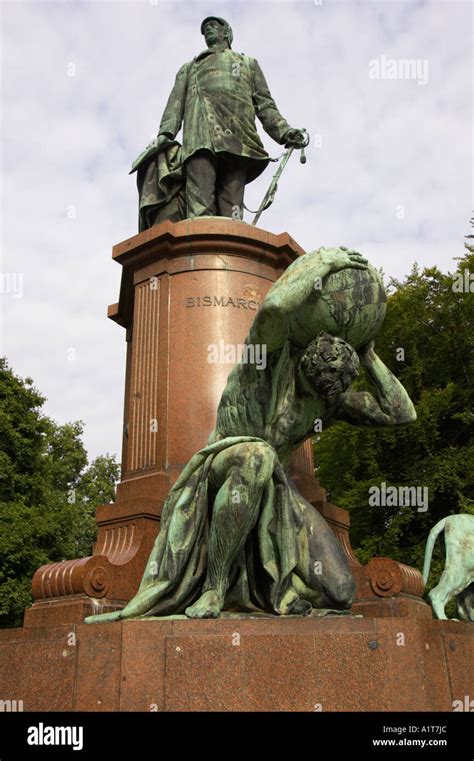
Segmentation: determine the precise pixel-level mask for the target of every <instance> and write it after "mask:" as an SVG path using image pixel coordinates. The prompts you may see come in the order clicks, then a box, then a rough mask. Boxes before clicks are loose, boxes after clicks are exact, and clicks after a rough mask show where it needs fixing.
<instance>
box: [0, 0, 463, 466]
mask: <svg viewBox="0 0 474 761" xmlns="http://www.w3.org/2000/svg"><path fill="white" fill-rule="evenodd" d="M0 8H1V15H2V18H1V38H2V39H1V43H2V59H1V73H2V92H1V117H2V125H1V135H0V137H1V140H0V144H1V151H2V159H1V160H2V191H3V192H2V206H1V220H2V230H1V255H2V261H1V267H0V270H1V273H2V280H1V283H2V286H1V289H0V290H1V291H2V292H1V293H0V306H1V310H2V329H1V339H2V345H1V349H0V353H1V354H2V355H6V356H7V357H8V360H9V362H10V365H11V366H12V367H13V369H14V370H15V371H16V372H17V373H18V374H20V375H22V376H26V375H29V376H31V377H32V378H33V379H34V381H35V384H36V385H37V387H38V388H39V389H40V390H41V392H42V393H43V394H44V395H45V396H46V397H47V403H46V405H45V411H46V412H47V414H49V415H50V416H52V417H54V418H55V419H56V420H57V421H59V422H61V423H64V422H67V421H70V420H76V419H82V420H83V421H84V423H85V443H86V447H87V449H88V452H89V456H90V457H94V456H96V455H97V454H101V453H105V452H110V453H113V452H117V453H118V454H119V450H120V443H121V427H122V422H121V421H122V403H123V381H124V359H125V341H124V333H123V331H122V329H121V328H119V327H118V326H116V325H115V324H114V323H112V322H111V321H109V320H107V318H106V307H107V305H108V304H110V303H113V302H115V301H117V299H118V289H119V282H120V269H121V268H120V266H119V265H117V264H115V263H113V262H112V261H111V258H110V256H111V248H112V245H113V244H115V243H118V242H119V241H121V240H124V239H125V238H128V237H130V236H132V235H134V234H135V233H136V231H137V209H136V206H137V196H136V186H135V180H134V178H133V177H131V176H129V175H128V171H129V168H130V164H131V162H132V161H133V159H134V158H135V157H136V156H137V155H138V154H139V153H140V151H141V150H142V149H143V148H144V146H145V145H146V144H147V143H148V142H149V140H150V138H151V137H152V136H153V135H154V134H156V132H157V129H158V125H159V122H160V118H161V114H162V111H163V108H164V106H165V103H166V100H167V97H168V95H169V92H170V89H171V87H172V84H173V82H174V77H175V74H176V72H177V70H178V68H179V67H180V66H181V65H182V64H183V63H184V62H185V61H187V60H189V59H190V58H192V57H193V56H194V55H196V54H197V53H199V52H200V51H201V50H202V49H203V47H204V41H203V38H202V37H201V35H200V32H199V27H200V22H201V20H202V19H203V18H204V17H205V16H206V15H209V14H217V15H220V16H223V17H225V18H226V19H228V20H229V22H230V23H231V24H232V27H233V30H234V44H233V48H234V49H235V50H237V51H239V52H245V53H247V54H249V55H252V56H254V57H256V58H258V60H259V62H260V64H261V67H262V69H263V71H264V73H265V75H266V77H267V80H268V83H269V86H270V89H271V91H272V94H273V96H274V98H275V100H276V102H277V105H278V106H279V108H280V111H281V112H282V113H283V115H284V116H285V117H286V118H287V119H288V121H289V122H290V123H291V124H292V125H293V126H296V127H306V128H307V129H308V130H309V132H310V134H311V136H312V138H313V142H312V145H310V147H309V148H308V162H307V163H306V165H305V166H302V165H301V164H300V163H299V162H298V160H297V157H296V155H295V157H294V158H292V160H291V161H290V163H289V165H288V166H287V168H286V170H285V174H284V176H283V178H282V180H281V183H280V188H279V192H278V194H277V198H276V201H275V204H274V206H273V207H272V208H271V209H270V210H268V211H267V212H265V214H264V215H263V217H262V219H261V226H262V227H265V228H266V229H268V230H271V231H273V232H277V233H278V232H282V231H284V230H287V231H288V232H289V233H290V234H291V235H292V236H293V237H294V238H295V239H296V240H297V241H298V242H299V243H300V244H301V245H302V246H303V247H304V248H306V249H307V250H312V249H314V248H317V247H319V246H321V245H340V244H342V245H347V246H350V247H352V248H355V249H357V250H359V251H361V252H363V253H364V254H366V255H368V256H369V258H370V259H371V260H372V262H373V263H374V264H375V265H376V266H378V267H380V266H382V267H383V269H384V271H385V273H386V274H387V275H396V276H399V277H402V276H403V275H404V274H407V273H408V272H409V270H410V269H411V266H412V264H413V262H414V261H415V260H416V261H418V262H419V263H420V264H422V265H424V264H427V265H431V264H437V265H439V266H440V267H441V268H443V269H445V270H448V269H452V268H453V267H454V263H453V257H455V256H458V255H460V254H462V253H463V235H464V234H465V233H467V232H468V221H469V218H470V215H471V208H472V200H471V199H472V189H471V178H472V144H471V106H472V93H471V65H472V27H471V16H472V6H471V3H470V2H456V0H449V1H447V2H439V1H436V2H416V1H414V0H413V1H409V2H386V1H381V0H379V1H373V2H366V1H365V0H362V1H360V2H357V0H348V1H347V2H335V1H334V0H323V2H319V0H316V1H315V2H313V0H299V1H298V2H286V0H279V1H276V0H268V1H265V2H258V1H257V2H248V0H245V1H242V2H238V1H237V0H232V2H229V3H227V2H218V1H217V0H213V2H202V3H201V2H197V1H196V0H192V1H191V0H173V2H164V1H163V0H143V2H138V1H130V2H122V1H120V2H117V1H116V0H89V1H87V0H67V1H65V2H61V1H59V2H44V1H43V0H35V1H34V2H22V1H18V0H12V1H10V2H9V1H5V0H3V1H2V0H0ZM391 61H392V63H390V62H391ZM400 61H410V62H411V64H410V66H409V67H408V69H407V70H405V69H404V68H401V66H400V64H399V62H400ZM393 62H394V63H393ZM407 71H408V73H409V75H408V76H407ZM260 132H261V134H262V137H263V139H264V144H265V146H266V148H267V150H268V151H269V152H270V154H271V155H272V156H278V155H280V153H281V148H280V147H279V146H278V145H276V144H275V143H273V142H272V140H271V139H270V138H268V137H267V136H266V135H265V133H263V131H262V130H260ZM270 177H271V170H270V169H269V170H267V173H265V174H264V176H263V177H262V178H259V180H257V181H256V182H255V183H253V184H252V185H250V186H249V188H248V191H247V194H246V204H247V206H249V207H250V208H256V207H257V206H258V205H259V203H260V201H261V199H262V197H263V194H264V192H265V190H266V187H267V185H268V183H269V181H270Z"/></svg>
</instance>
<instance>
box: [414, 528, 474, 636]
mask: <svg viewBox="0 0 474 761" xmlns="http://www.w3.org/2000/svg"><path fill="white" fill-rule="evenodd" d="M441 532H444V545H445V548H446V562H445V567H444V571H443V573H442V574H441V578H440V580H439V582H438V584H437V586H436V587H434V588H433V589H432V590H431V591H430V593H429V598H430V602H431V607H432V608H433V613H434V614H435V616H436V618H440V619H442V620H446V618H447V616H446V613H445V612H444V609H445V607H446V605H447V604H448V602H449V601H450V600H452V599H453V598H456V604H457V609H458V615H459V618H460V619H462V620H463V621H472V622H474V515H468V514H460V515H448V516H447V517H446V518H443V519H442V520H440V521H438V523H437V524H436V526H433V528H432V529H431V531H430V533H429V536H428V541H427V542H426V550H425V562H424V565H423V581H424V582H425V584H426V583H427V581H428V578H429V575H430V565H431V556H432V554H433V547H434V544H435V542H436V539H437V537H438V535H439V534H441Z"/></svg>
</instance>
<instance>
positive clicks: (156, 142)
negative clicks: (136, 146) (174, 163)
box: [145, 135, 170, 151]
mask: <svg viewBox="0 0 474 761" xmlns="http://www.w3.org/2000/svg"><path fill="white" fill-rule="evenodd" d="M169 142H170V138H169V137H167V136H166V135H157V136H156V137H154V138H153V140H152V141H151V142H150V143H148V145H147V146H146V148H145V150H146V151H147V150H148V149H149V148H156V149H157V150H161V149H163V148H165V147H166V146H167V145H168V143H169Z"/></svg>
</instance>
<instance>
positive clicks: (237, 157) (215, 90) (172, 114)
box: [154, 16, 306, 219]
mask: <svg viewBox="0 0 474 761" xmlns="http://www.w3.org/2000/svg"><path fill="white" fill-rule="evenodd" d="M201 34H203V35H204V38H205V40H206V45H207V49H206V50H204V51H203V52H202V53H200V54H199V55H197V56H196V57H195V58H193V60H192V61H190V62H188V63H185V64H184V66H182V67H181V68H180V70H179V71H178V74H177V76H176V81H175V85H174V87H173V90H172V92H171V95H170V97H169V99H168V103H167V105H166V108H165V111H164V113H163V118H162V120H161V123H160V128H159V132H158V136H157V138H156V140H155V142H154V147H155V148H156V149H158V150H159V149H160V148H161V149H165V148H166V147H167V146H169V145H170V144H173V141H174V139H175V137H176V135H177V134H178V132H179V130H180V128H181V125H183V147H182V155H181V158H182V162H183V163H184V167H185V174H186V217H187V218H190V217H201V216H207V215H211V216H214V215H218V216H222V217H233V218H234V219H242V216H243V200H244V189H245V185H246V184H247V183H248V182H251V181H252V180H254V179H255V178H256V177H258V175H259V174H261V172H263V170H264V169H265V167H266V166H267V164H268V162H269V160H270V159H269V156H268V154H267V153H266V151H265V149H264V147H263V145H262V142H261V140H260V137H259V136H258V133H257V130H256V127H255V117H256V116H257V117H258V118H259V120H260V122H261V123H262V126H263V128H264V129H265V131H266V132H267V133H268V134H269V135H270V137H272V138H273V139H274V140H275V141H276V142H277V143H280V144H281V145H283V144H285V145H286V146H290V145H292V146H295V147H301V146H303V145H304V144H305V140H306V136H305V134H304V132H303V130H299V129H294V128H292V127H290V125H289V124H288V122H287V121H286V120H285V119H284V118H283V116H282V115H281V114H280V112H279V111H278V108H277V107H276V105H275V101H274V100H273V98H272V96H271V94H270V91H269V89H268V85H267V83H266V80H265V77H264V75H263V72H262V70H261V68H260V66H259V64H258V62H257V60H256V59H255V58H250V57H249V56H247V55H244V54H243V53H236V52H235V51H233V50H232V48H231V45H232V38H233V35H232V29H231V27H230V24H229V23H228V22H227V21H225V20H224V19H223V18H219V17H217V16H208V17H207V18H205V19H204V21H203V22H202V24H201Z"/></svg>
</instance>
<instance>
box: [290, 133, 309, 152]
mask: <svg viewBox="0 0 474 761" xmlns="http://www.w3.org/2000/svg"><path fill="white" fill-rule="evenodd" d="M307 144H308V135H307V133H306V132H305V130H303V129H289V130H288V132H287V133H286V135H285V148H291V147H293V148H304V147H305V146H306V145H307Z"/></svg>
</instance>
